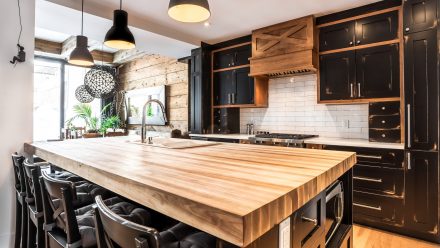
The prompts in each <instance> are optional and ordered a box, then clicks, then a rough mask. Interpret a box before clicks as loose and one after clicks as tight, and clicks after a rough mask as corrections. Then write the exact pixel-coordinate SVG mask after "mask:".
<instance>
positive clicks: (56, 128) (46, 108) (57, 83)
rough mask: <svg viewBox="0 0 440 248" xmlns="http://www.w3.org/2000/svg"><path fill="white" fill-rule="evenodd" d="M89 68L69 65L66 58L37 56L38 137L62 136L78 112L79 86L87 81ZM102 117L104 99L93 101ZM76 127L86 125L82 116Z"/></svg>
mask: <svg viewBox="0 0 440 248" xmlns="http://www.w3.org/2000/svg"><path fill="white" fill-rule="evenodd" d="M87 71H88V69H86V68H82V67H77V66H71V65H67V64H66V62H65V61H62V60H56V59H46V58H40V57H36V58H35V62H34V113H33V114H34V123H33V128H34V140H35V141H38V140H48V139H60V135H61V129H62V128H64V126H65V122H66V120H68V119H70V118H71V117H73V116H74V115H75V113H74V112H73V106H74V105H76V104H79V102H78V100H76V98H75V90H76V88H77V87H78V86H79V85H81V84H83V81H84V76H85V74H86V73H87ZM90 105H91V107H92V110H93V113H94V115H95V116H97V117H98V118H100V110H101V100H100V99H95V100H93V102H91V103H90ZM73 125H74V126H75V127H84V126H85V123H83V122H82V121H81V120H76V121H74V122H73Z"/></svg>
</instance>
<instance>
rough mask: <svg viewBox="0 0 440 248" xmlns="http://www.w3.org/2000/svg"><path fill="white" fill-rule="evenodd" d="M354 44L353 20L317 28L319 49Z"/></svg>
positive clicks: (323, 49)
mask: <svg viewBox="0 0 440 248" xmlns="http://www.w3.org/2000/svg"><path fill="white" fill-rule="evenodd" d="M353 45H354V22H344V23H341V24H337V25H332V26H328V27H324V28H321V29H320V30H319V51H321V52H323V51H328V50H333V49H339V48H344V47H350V46H353Z"/></svg>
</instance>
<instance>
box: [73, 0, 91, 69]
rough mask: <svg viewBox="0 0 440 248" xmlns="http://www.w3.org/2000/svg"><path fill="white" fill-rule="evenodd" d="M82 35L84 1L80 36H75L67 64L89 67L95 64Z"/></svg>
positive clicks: (82, 11) (85, 38)
mask: <svg viewBox="0 0 440 248" xmlns="http://www.w3.org/2000/svg"><path fill="white" fill-rule="evenodd" d="M83 34H84V0H82V3H81V35H78V36H76V47H75V49H73V51H72V53H70V56H69V60H68V62H69V64H72V65H77V66H82V67H90V66H92V65H94V64H95V62H94V60H93V56H92V54H91V53H90V51H89V49H88V48H87V46H88V39H87V37H86V36H84V35H83Z"/></svg>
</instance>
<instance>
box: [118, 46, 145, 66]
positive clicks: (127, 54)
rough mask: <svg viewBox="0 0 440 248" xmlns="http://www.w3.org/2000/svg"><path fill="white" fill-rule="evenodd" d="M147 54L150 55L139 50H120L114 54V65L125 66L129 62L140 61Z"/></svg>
mask: <svg viewBox="0 0 440 248" xmlns="http://www.w3.org/2000/svg"><path fill="white" fill-rule="evenodd" d="M147 54H148V53H147V52H143V51H139V50H137V49H130V50H119V51H117V52H115V53H114V57H113V63H114V64H124V63H127V62H128V61H132V60H135V59H138V58H140V57H142V56H144V55H147Z"/></svg>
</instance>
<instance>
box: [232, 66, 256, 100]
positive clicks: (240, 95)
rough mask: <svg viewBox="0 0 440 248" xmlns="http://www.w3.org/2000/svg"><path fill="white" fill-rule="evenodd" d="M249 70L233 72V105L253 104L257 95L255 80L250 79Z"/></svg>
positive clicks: (243, 69)
mask: <svg viewBox="0 0 440 248" xmlns="http://www.w3.org/2000/svg"><path fill="white" fill-rule="evenodd" d="M248 75H249V68H241V69H237V70H234V71H233V74H232V78H233V83H234V85H233V90H235V92H233V93H232V94H233V95H232V96H233V104H253V103H254V95H255V83H254V78H253V77H249V76H248Z"/></svg>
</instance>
